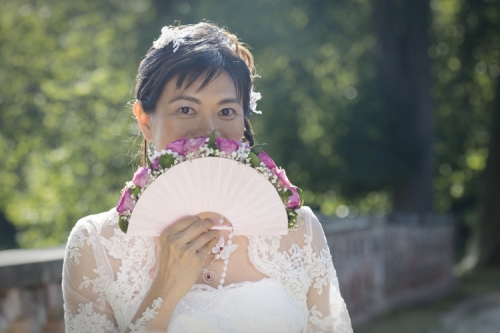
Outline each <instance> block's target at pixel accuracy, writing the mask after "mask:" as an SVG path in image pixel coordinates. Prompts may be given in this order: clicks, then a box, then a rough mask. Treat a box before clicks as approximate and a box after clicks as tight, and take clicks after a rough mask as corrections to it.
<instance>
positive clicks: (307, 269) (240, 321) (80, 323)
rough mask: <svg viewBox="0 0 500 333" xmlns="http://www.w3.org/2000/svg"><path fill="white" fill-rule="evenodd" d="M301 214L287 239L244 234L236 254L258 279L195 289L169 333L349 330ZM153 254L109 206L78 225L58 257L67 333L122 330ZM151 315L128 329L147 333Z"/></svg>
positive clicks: (313, 224) (313, 229)
mask: <svg viewBox="0 0 500 333" xmlns="http://www.w3.org/2000/svg"><path fill="white" fill-rule="evenodd" d="M299 212H300V218H299V227H298V230H296V231H291V232H289V233H288V235H285V236H244V237H246V238H247V239H248V241H247V244H248V246H247V249H245V248H244V247H243V248H242V247H241V246H240V248H239V249H238V250H237V251H244V252H242V253H245V252H247V253H245V254H246V255H247V256H248V260H247V262H248V263H247V265H251V266H252V267H247V268H251V269H253V270H255V269H256V271H258V272H259V274H261V275H262V276H264V277H263V278H261V279H260V280H257V281H249V280H248V281H246V280H242V281H240V282H236V283H230V284H227V285H223V288H222V289H221V290H217V289H216V288H214V287H211V286H209V285H205V284H195V285H194V286H193V287H192V289H191V291H190V292H189V293H188V294H187V295H186V296H185V297H184V298H183V299H182V300H181V301H180V302H179V303H178V305H177V307H176V308H175V310H174V313H173V315H172V318H171V320H170V323H169V326H168V330H167V332H168V333H194V332H204V333H212V332H214V333H215V332H218V333H220V332H223V333H253V332H259V333H262V332H270V333H271V332H272V333H281V332H283V333H284V332H286V333H301V332H307V333H310V332H335V333H352V328H351V322H350V318H349V315H348V312H347V309H346V306H345V303H344V300H343V299H342V296H341V295H340V291H339V286H338V280H337V275H336V272H335V269H334V267H333V264H332V259H331V255H330V251H329V248H328V246H327V243H326V239H325V235H324V232H323V228H322V226H321V224H320V223H319V221H318V219H317V218H316V216H315V215H314V213H313V212H312V211H311V209H310V208H309V207H302V208H301V209H300V210H299ZM301 220H302V221H303V223H301ZM235 239H236V237H234V238H233V240H235ZM245 241H246V239H245ZM235 243H236V242H235ZM245 250H247V251H245ZM156 255H157V245H156V239H154V238H151V237H131V236H128V235H126V234H124V233H123V232H121V231H120V229H119V228H118V224H117V213H116V210H115V209H112V210H110V211H109V212H105V213H101V214H98V215H91V216H88V217H85V218H83V219H81V220H79V221H78V222H77V224H76V225H75V227H74V228H73V230H72V231H71V234H70V236H69V239H68V244H67V247H66V255H65V258H64V267H63V281H62V288H63V296H64V310H65V323H66V332H69V333H77V332H78V333H80V332H124V331H125V330H126V329H127V328H128V327H129V325H131V320H132V318H133V317H134V315H135V313H136V311H137V309H138V307H139V305H140V304H141V301H142V299H143V297H144V295H145V294H146V292H147V290H148V289H149V286H150V285H151V282H152V277H153V276H154V272H155V268H156ZM233 255H234V254H232V255H231V258H230V261H229V265H228V266H229V268H231V266H234V267H233V268H234V270H233V271H234V272H236V271H242V269H243V268H244V267H238V263H234V262H231V259H233ZM233 261H234V260H233ZM240 262H241V263H242V264H245V261H243V260H240ZM230 274H231V269H228V278H229V276H230ZM228 278H226V280H227V279H228ZM151 308H152V309H155V307H154V304H152V305H151ZM150 318H151V314H146V313H144V316H143V317H142V318H140V320H138V321H136V323H134V324H137V323H139V325H137V327H135V328H134V329H133V330H132V332H145V329H144V327H143V324H144V323H147V321H148V320H150ZM132 326H134V325H131V326H130V327H132Z"/></svg>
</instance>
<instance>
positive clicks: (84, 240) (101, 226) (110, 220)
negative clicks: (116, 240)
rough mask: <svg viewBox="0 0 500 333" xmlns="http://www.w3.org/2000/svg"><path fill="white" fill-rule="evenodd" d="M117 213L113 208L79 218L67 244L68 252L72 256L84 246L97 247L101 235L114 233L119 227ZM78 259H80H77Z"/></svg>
mask: <svg viewBox="0 0 500 333" xmlns="http://www.w3.org/2000/svg"><path fill="white" fill-rule="evenodd" d="M116 222H117V214H116V210H115V209H114V208H113V209H111V210H109V211H107V212H102V213H99V214H93V215H88V216H85V217H83V218H81V219H79V220H78V221H77V222H76V224H75V225H74V226H73V228H72V229H71V232H70V234H69V236H68V242H67V244H66V254H67V256H69V257H70V258H72V257H74V256H75V255H77V254H76V253H77V251H78V249H80V248H83V247H90V246H92V247H93V248H95V246H96V245H97V243H99V241H100V236H103V235H106V234H113V232H114V230H113V229H115V228H116V227H117V223H116ZM77 261H78V260H77Z"/></svg>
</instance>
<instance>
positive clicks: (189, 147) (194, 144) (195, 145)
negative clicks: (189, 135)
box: [184, 136, 206, 157]
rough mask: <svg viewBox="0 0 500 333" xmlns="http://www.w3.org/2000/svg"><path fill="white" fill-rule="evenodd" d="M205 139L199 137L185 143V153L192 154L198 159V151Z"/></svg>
mask: <svg viewBox="0 0 500 333" xmlns="http://www.w3.org/2000/svg"><path fill="white" fill-rule="evenodd" d="M205 139H206V137H204V136H200V137H199V138H196V139H191V140H189V141H188V142H186V145H185V146H184V149H185V151H186V153H189V152H193V153H194V156H195V157H198V149H199V148H200V147H201V146H203V145H204V144H205Z"/></svg>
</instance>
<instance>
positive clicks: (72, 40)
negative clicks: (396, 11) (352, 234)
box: [0, 0, 500, 247]
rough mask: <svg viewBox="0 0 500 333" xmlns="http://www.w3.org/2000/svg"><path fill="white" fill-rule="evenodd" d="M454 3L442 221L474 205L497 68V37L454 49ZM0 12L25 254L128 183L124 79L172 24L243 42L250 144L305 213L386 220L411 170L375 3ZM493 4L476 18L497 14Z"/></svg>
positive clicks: (1, 145)
mask: <svg viewBox="0 0 500 333" xmlns="http://www.w3.org/2000/svg"><path fill="white" fill-rule="evenodd" d="M464 3H465V1H464V0H433V1H432V2H431V6H432V9H433V16H434V20H433V25H432V26H431V27H430V28H429V32H430V33H432V34H433V36H434V43H433V46H432V47H431V48H430V49H429V56H430V57H431V58H433V59H434V65H433V68H432V73H433V75H434V77H435V88H434V90H433V93H434V96H435V99H436V112H435V119H436V124H437V131H438V143H437V145H436V154H437V156H438V162H439V163H438V165H436V178H435V188H436V209H437V210H438V211H441V212H442V211H448V210H450V209H451V210H455V211H463V209H462V208H463V207H464V206H467V205H470V202H472V203H474V200H475V197H476V195H477V191H478V189H477V186H478V185H477V179H478V177H479V175H480V174H481V171H482V169H483V168H484V163H485V158H486V156H487V149H486V148H485V147H486V146H487V143H488V130H487V129H488V126H487V125H488V117H489V116H488V115H489V113H488V107H489V103H490V102H491V100H492V99H493V90H492V85H493V79H494V78H495V77H496V76H498V75H499V74H500V69H499V67H498V64H499V57H498V50H499V46H500V36H499V34H498V33H493V32H492V36H491V38H485V39H484V40H482V41H481V43H482V44H481V45H478V46H475V48H474V49H473V50H469V51H470V52H469V53H470V54H469V56H467V54H466V52H465V53H464V46H463V45H462V43H463V35H464V31H465V29H469V28H470V27H473V26H475V25H477V23H478V22H477V20H479V17H481V15H479V14H477V13H476V14H475V15H476V16H474V15H472V14H470V13H467V8H466V7H464ZM492 3H493V2H492ZM2 4H3V6H2V10H1V12H0V50H1V54H2V57H1V59H0V151H2V154H1V156H0V179H2V181H1V185H0V211H3V212H5V215H6V216H7V219H8V220H9V221H11V222H12V223H14V224H15V226H16V228H17V229H18V230H19V232H18V241H19V243H20V245H21V246H23V247H40V246H47V245H53V244H58V243H62V242H64V241H65V239H66V237H67V234H68V232H69V230H70V229H71V227H72V226H73V225H74V223H75V222H76V221H77V220H78V219H79V218H81V217H82V216H85V215H88V214H93V213H98V212H101V211H104V210H108V209H110V208H111V207H113V206H114V205H115V204H116V201H117V200H118V196H119V190H120V189H121V188H122V187H123V184H124V182H125V181H127V180H128V179H130V177H131V175H132V173H133V165H132V164H130V161H131V156H132V155H133V154H134V148H131V147H132V146H133V144H134V140H135V138H136V137H137V134H138V130H137V128H136V126H135V125H134V121H133V119H132V117H131V110H130V107H129V106H128V105H127V103H128V101H130V100H131V99H132V98H133V88H134V77H135V72H136V70H137V66H138V64H139V61H140V59H141V57H142V56H143V54H144V53H145V52H146V51H147V49H148V48H149V47H150V45H151V43H152V42H153V40H154V39H156V38H157V37H158V36H159V33H160V30H161V27H162V26H164V25H167V24H174V21H175V20H180V21H181V23H182V24H190V23H196V22H199V21H201V20H202V19H208V20H210V21H212V22H215V23H217V24H219V25H220V26H227V27H228V28H229V30H230V31H231V32H233V33H236V34H237V35H238V36H239V37H240V38H241V40H242V41H244V42H246V43H248V44H249V45H250V46H251V47H252V49H251V50H252V52H253V54H254V57H255V60H256V63H257V72H258V74H260V75H261V78H259V79H257V80H256V82H257V87H256V90H257V91H259V92H262V94H263V98H262V100H261V101H259V103H258V109H259V110H262V111H263V114H262V115H254V116H252V124H253V127H254V130H255V132H256V138H257V141H258V142H267V143H268V146H267V149H266V150H267V151H268V152H269V153H270V154H271V156H273V157H274V159H275V160H276V162H277V164H278V165H281V166H283V167H285V168H286V169H287V173H288V175H289V178H290V179H291V181H292V182H294V183H296V184H297V185H298V186H299V187H301V188H303V189H304V194H303V196H304V199H305V201H306V204H307V205H310V206H312V207H316V208H321V210H322V212H323V213H325V214H337V215H339V216H342V217H343V216H355V215H356V214H368V213H370V214H377V215H381V214H384V213H386V212H388V211H390V209H391V205H390V199H389V198H390V195H391V186H392V185H393V184H394V183H395V182H397V181H398V180H401V179H403V178H404V177H407V175H408V173H409V172H411V170H412V167H413V165H414V164H415V158H416V157H415V154H413V153H412V152H413V151H414V150H413V148H412V144H413V143H412V141H411V140H412V139H411V138H408V140H407V141H405V142H402V143H394V142H391V141H390V140H388V137H387V135H385V134H386V133H387V131H388V129H389V128H391V126H394V123H397V122H398V121H404V119H403V118H404V114H402V113H400V112H397V110H387V109H383V108H382V106H381V100H380V97H379V91H378V87H377V84H376V80H375V75H376V73H375V48H376V38H375V36H374V35H373V29H372V26H371V23H370V22H371V16H372V12H373V2H372V1H370V0H339V1H321V0H311V1H307V2H306V1H298V0H255V1H242V0H241V1H235V0H219V1H214V0H192V1H189V2H188V1H184V0H183V1H177V0H176V1H160V0H157V1H149V0H137V1H133V0H125V1H120V0H105V1H102V0H101V1H96V0H86V1H81V0H74V1H71V2H64V1H58V0H52V1H49V0H40V1H34V0H32V1H28V0H22V1H19V0H18V1H14V0H6V1H3V3H2ZM497 8H498V4H497V7H496V9H495V10H491V11H490V12H488V13H484V14H485V15H486V14H488V15H496V16H495V17H497V19H498V17H500V16H499V15H498V10H497ZM464 13H465V14H464ZM494 13H495V14H494ZM464 15H465V17H466V19H465V21H464V20H463V18H462V17H463V16H464ZM474 22H476V23H474ZM423 33H425V32H423ZM483 44H484V45H483ZM465 51H466V50H465ZM465 69H468V70H467V71H466V70H465ZM471 69H473V70H471ZM395 144H402V145H403V146H404V147H406V148H405V151H406V152H407V154H406V155H405V156H402V155H401V154H399V153H398V150H397V149H396V148H395Z"/></svg>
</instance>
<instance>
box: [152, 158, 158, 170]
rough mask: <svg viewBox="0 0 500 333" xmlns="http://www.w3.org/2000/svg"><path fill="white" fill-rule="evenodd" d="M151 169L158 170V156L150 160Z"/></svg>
mask: <svg viewBox="0 0 500 333" xmlns="http://www.w3.org/2000/svg"><path fill="white" fill-rule="evenodd" d="M151 167H152V168H153V169H155V170H158V169H159V168H160V156H156V157H155V158H153V159H152V160H151Z"/></svg>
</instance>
